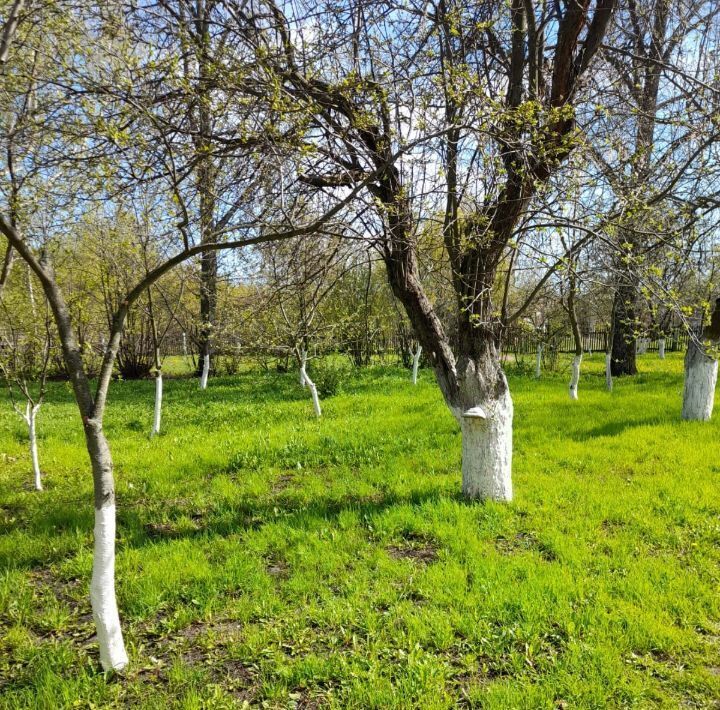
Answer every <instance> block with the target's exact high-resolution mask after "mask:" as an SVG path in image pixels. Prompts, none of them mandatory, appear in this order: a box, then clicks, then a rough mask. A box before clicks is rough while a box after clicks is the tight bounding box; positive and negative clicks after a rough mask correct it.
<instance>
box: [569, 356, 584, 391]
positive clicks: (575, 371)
mask: <svg viewBox="0 0 720 710" xmlns="http://www.w3.org/2000/svg"><path fill="white" fill-rule="evenodd" d="M581 364H582V355H575V357H574V358H573V361H572V376H571V377H570V399H575V400H576V399H577V398H578V383H579V382H580V365H581Z"/></svg>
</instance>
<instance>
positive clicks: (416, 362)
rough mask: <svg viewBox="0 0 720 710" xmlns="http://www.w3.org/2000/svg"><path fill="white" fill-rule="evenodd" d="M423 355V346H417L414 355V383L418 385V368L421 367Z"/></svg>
mask: <svg viewBox="0 0 720 710" xmlns="http://www.w3.org/2000/svg"><path fill="white" fill-rule="evenodd" d="M421 354H422V345H418V346H417V350H416V351H415V355H413V369H412V383H413V384H414V385H416V384H417V376H418V368H419V367H420V355H421Z"/></svg>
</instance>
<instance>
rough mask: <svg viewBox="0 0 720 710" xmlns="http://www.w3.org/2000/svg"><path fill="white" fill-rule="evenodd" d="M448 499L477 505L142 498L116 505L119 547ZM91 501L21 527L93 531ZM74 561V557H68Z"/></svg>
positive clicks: (430, 495)
mask: <svg viewBox="0 0 720 710" xmlns="http://www.w3.org/2000/svg"><path fill="white" fill-rule="evenodd" d="M441 498H443V499H450V500H457V501H459V502H464V503H467V504H469V505H471V504H473V503H471V502H469V501H466V500H465V499H464V498H462V496H461V494H460V492H457V493H455V492H449V491H447V490H446V489H443V488H442V487H440V486H437V487H433V488H432V489H430V490H427V489H423V490H416V491H409V492H408V493H407V494H402V495H400V494H397V493H382V492H377V493H375V494H368V495H353V494H347V495H342V496H337V495H332V494H328V495H324V496H314V497H313V499H312V500H310V501H308V500H305V499H304V498H302V497H301V496H299V495H292V493H291V492H290V491H288V490H283V491H281V492H279V493H277V494H270V495H266V496H252V497H246V498H243V499H241V500H239V501H238V502H236V503H233V504H232V505H221V506H218V507H208V508H204V509H201V508H199V507H197V505H194V504H193V501H192V500H191V499H188V500H180V501H179V502H178V501H177V500H176V501H174V502H169V503H168V502H167V501H163V500H162V499H159V500H157V501H153V502H152V503H150V504H148V501H147V500H144V499H138V500H134V501H132V500H130V501H123V500H120V501H118V511H117V514H118V535H119V538H120V548H142V547H144V546H146V545H153V544H156V543H158V542H161V541H163V540H183V539H185V540H188V539H212V538H215V537H226V536H230V535H237V534H242V533H244V532H246V531H249V530H257V529H260V528H262V527H263V526H265V525H272V524H276V523H278V522H282V523H284V524H286V525H289V526H291V527H293V528H296V529H298V530H311V529H314V528H315V527H316V526H317V525H318V524H319V523H323V524H326V523H334V522H336V521H337V520H338V518H339V517H340V516H341V515H342V514H343V513H346V512H349V511H352V512H355V513H357V514H358V515H359V517H360V518H361V519H365V518H372V517H373V516H377V515H379V514H381V513H382V512H384V511H385V510H388V509H390V508H392V507H394V506H399V505H421V504H422V503H424V502H426V501H432V500H439V499H441ZM92 520H93V514H92V502H91V501H87V502H86V503H85V504H82V505H81V504H80V503H79V502H78V501H64V502H58V503H57V504H56V505H55V506H54V507H53V510H52V515H51V519H49V520H48V519H43V516H37V515H34V516H32V517H28V518H27V519H25V520H22V521H21V522H19V525H20V526H21V528H22V531H23V533H24V534H26V535H31V536H48V535H52V534H54V535H57V534H58V533H62V532H70V531H78V530H81V531H86V532H87V535H88V536H90V534H91V532H92ZM70 556H72V554H71V555H70ZM67 557H68V551H67V550H65V551H64V552H63V551H60V550H58V554H53V551H52V549H51V548H50V546H47V547H44V549H43V551H42V554H41V555H38V556H29V557H28V558H27V559H24V560H23V561H22V562H20V563H18V561H17V560H16V559H13V556H12V554H9V555H2V556H0V567H2V568H4V569H10V568H14V569H28V570H31V569H38V568H44V567H47V566H49V565H51V564H54V563H57V562H59V561H61V560H62V559H66V558H67Z"/></svg>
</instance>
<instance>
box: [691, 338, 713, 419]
mask: <svg viewBox="0 0 720 710" xmlns="http://www.w3.org/2000/svg"><path fill="white" fill-rule="evenodd" d="M717 373H718V362H717V360H715V359H713V358H711V357H708V355H706V354H705V353H704V352H703V351H702V349H701V348H700V347H699V346H698V345H697V343H695V341H694V340H691V341H690V345H689V346H688V350H687V353H686V354H685V385H684V388H683V408H682V418H683V419H689V420H698V421H707V420H708V419H710V417H711V416H712V412H713V405H714V403H715V385H716V384H717Z"/></svg>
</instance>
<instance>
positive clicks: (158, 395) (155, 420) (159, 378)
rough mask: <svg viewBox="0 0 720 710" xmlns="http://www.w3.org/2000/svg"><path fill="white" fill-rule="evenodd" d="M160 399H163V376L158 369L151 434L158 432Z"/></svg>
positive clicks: (160, 414)
mask: <svg viewBox="0 0 720 710" xmlns="http://www.w3.org/2000/svg"><path fill="white" fill-rule="evenodd" d="M162 399H163V377H162V372H161V371H160V370H158V371H157V375H156V376H155V416H154V417H153V428H152V433H151V436H155V435H156V434H159V433H160V418H161V416H162Z"/></svg>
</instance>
